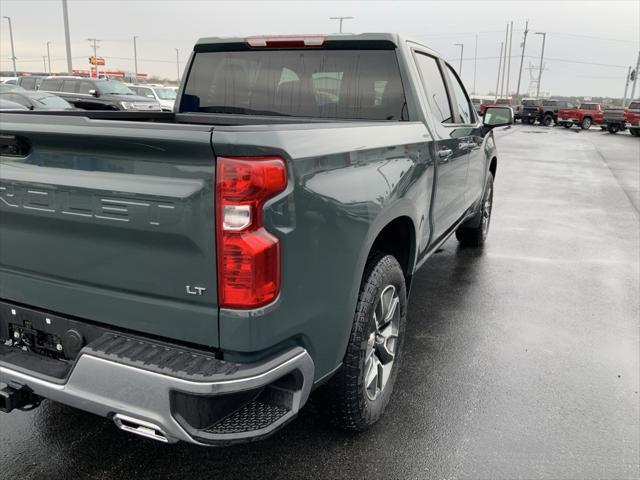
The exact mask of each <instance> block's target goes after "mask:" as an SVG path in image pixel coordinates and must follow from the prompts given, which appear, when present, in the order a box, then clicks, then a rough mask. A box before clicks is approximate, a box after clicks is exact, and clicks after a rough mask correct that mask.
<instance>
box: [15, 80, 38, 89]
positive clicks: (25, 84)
mask: <svg viewBox="0 0 640 480" xmlns="http://www.w3.org/2000/svg"><path fill="white" fill-rule="evenodd" d="M18 84H19V85H20V86H21V87H22V88H24V89H25V90H35V89H36V79H35V78H33V77H21V78H20V81H19V82H18Z"/></svg>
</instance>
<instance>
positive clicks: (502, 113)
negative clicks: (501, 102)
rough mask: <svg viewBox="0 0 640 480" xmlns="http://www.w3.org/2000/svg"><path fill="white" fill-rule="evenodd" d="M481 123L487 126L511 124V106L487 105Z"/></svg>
mask: <svg viewBox="0 0 640 480" xmlns="http://www.w3.org/2000/svg"><path fill="white" fill-rule="evenodd" d="M482 123H483V125H484V126H485V127H488V128H495V127H505V126H507V125H513V109H512V108H511V107H487V108H486V110H485V111H484V117H483V120H482Z"/></svg>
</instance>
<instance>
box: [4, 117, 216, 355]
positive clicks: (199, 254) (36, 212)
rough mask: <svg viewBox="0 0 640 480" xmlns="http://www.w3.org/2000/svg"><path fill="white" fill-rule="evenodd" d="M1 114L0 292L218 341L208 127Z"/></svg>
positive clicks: (143, 328) (175, 335)
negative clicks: (15, 145)
mask: <svg viewBox="0 0 640 480" xmlns="http://www.w3.org/2000/svg"><path fill="white" fill-rule="evenodd" d="M2 120H3V121H2V124H1V126H0V133H1V134H2V137H0V143H2V144H3V147H6V145H7V144H8V143H12V142H13V143H16V142H18V143H19V144H21V145H22V147H21V148H20V150H21V151H19V152H17V153H14V154H11V152H10V150H11V149H9V148H3V152H4V153H10V154H9V155H3V156H0V299H4V300H9V301H12V302H17V303H22V304H24V305H27V306H31V307H34V308H39V309H42V310H46V311H51V312H55V313H60V314H64V315H67V316H71V317H75V318H78V319H82V320H88V321H92V322H97V323H101V324H104V325H109V326H114V327H119V328H123V329H127V330H131V331H134V332H136V331H138V332H143V333H148V334H153V335H157V336H160V337H169V338H171V339H175V340H183V341H186V342H191V343H197V344H201V345H207V346H217V345H218V306H217V293H216V292H217V286H216V260H215V245H214V241H215V233H214V232H215V229H214V195H213V182H214V171H215V169H214V156H213V151H212V148H211V127H206V126H193V125H178V124H164V123H163V124H154V123H138V122H124V121H122V122H121V121H101V120H89V119H87V118H84V117H55V116H47V117H45V116H39V115H37V116H36V115H3V119H2Z"/></svg>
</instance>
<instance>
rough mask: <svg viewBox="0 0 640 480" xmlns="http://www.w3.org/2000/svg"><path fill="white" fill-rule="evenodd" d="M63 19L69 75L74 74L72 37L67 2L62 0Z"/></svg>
mask: <svg viewBox="0 0 640 480" xmlns="http://www.w3.org/2000/svg"><path fill="white" fill-rule="evenodd" d="M62 19H63V21H64V42H65V47H66V49H67V71H68V72H67V73H69V75H72V74H73V64H72V62H71V37H70V36H69V12H68V10H67V0H62Z"/></svg>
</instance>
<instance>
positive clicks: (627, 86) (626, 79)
mask: <svg viewBox="0 0 640 480" xmlns="http://www.w3.org/2000/svg"><path fill="white" fill-rule="evenodd" d="M630 81H631V67H629V69H628V70H627V76H626V78H625V79H624V97H622V108H624V107H626V103H627V91H628V90H629V82H630Z"/></svg>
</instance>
